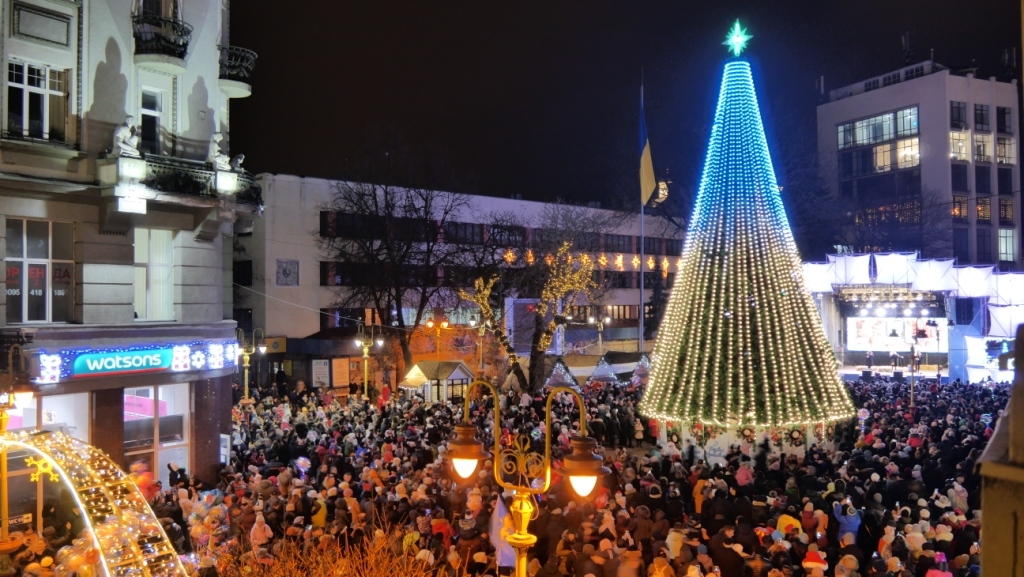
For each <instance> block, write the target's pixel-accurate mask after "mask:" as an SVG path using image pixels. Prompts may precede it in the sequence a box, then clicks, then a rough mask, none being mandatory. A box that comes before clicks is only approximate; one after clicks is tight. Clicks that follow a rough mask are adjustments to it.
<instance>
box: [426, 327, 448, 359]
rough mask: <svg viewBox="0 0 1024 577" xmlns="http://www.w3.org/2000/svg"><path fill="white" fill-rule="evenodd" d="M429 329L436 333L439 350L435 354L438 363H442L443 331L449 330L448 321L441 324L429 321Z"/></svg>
mask: <svg viewBox="0 0 1024 577" xmlns="http://www.w3.org/2000/svg"><path fill="white" fill-rule="evenodd" d="M435 326H436V328H435ZM427 328H428V329H433V330H434V333H435V334H436V335H437V348H436V349H435V354H436V356H437V362H441V331H444V330H448V321H446V320H444V321H441V322H440V323H435V322H434V321H433V319H431V320H429V321H427Z"/></svg>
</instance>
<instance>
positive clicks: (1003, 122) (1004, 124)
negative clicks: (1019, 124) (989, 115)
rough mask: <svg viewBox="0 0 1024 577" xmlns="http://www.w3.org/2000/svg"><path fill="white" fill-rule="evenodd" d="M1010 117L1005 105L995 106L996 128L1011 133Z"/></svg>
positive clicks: (1004, 132)
mask: <svg viewBox="0 0 1024 577" xmlns="http://www.w3.org/2000/svg"><path fill="white" fill-rule="evenodd" d="M1011 118H1012V116H1011V112H1010V108H1008V107H1006V106H997V107H996V130H997V131H999V132H1002V133H1003V134H1013V124H1011V123H1010V120H1011Z"/></svg>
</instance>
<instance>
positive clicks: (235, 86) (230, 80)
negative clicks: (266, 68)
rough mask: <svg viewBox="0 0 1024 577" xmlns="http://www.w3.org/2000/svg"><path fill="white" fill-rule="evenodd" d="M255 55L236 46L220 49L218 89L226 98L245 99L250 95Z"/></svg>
mask: <svg viewBox="0 0 1024 577" xmlns="http://www.w3.org/2000/svg"><path fill="white" fill-rule="evenodd" d="M255 67H256V53H255V52H253V51H252V50H249V49H247V48H240V47H238V46H221V47H220V79H219V81H218V83H219V85H220V89H221V91H222V92H224V94H225V95H226V96H227V97H228V98H245V97H247V96H249V95H251V94H252V71H253V68H255Z"/></svg>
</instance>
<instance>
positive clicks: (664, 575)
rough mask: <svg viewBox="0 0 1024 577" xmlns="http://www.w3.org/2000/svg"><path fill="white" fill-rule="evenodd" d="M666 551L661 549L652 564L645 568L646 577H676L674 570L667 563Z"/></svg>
mask: <svg viewBox="0 0 1024 577" xmlns="http://www.w3.org/2000/svg"><path fill="white" fill-rule="evenodd" d="M666 553H667V551H665V550H664V549H661V550H660V551H658V556H657V557H655V558H654V562H653V563H651V565H650V567H648V568H647V577H676V570H675V569H673V568H672V565H671V564H670V563H669V562H668V557H666Z"/></svg>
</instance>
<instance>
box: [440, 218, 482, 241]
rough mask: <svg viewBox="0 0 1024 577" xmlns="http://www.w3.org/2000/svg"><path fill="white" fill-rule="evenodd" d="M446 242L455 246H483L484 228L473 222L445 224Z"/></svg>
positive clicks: (449, 222) (450, 222)
mask: <svg viewBox="0 0 1024 577" xmlns="http://www.w3.org/2000/svg"><path fill="white" fill-rule="evenodd" d="M444 240H445V242H449V243H453V244H483V242H484V227H483V225H480V224H474V223H471V222H452V221H448V222H445V223H444Z"/></svg>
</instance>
